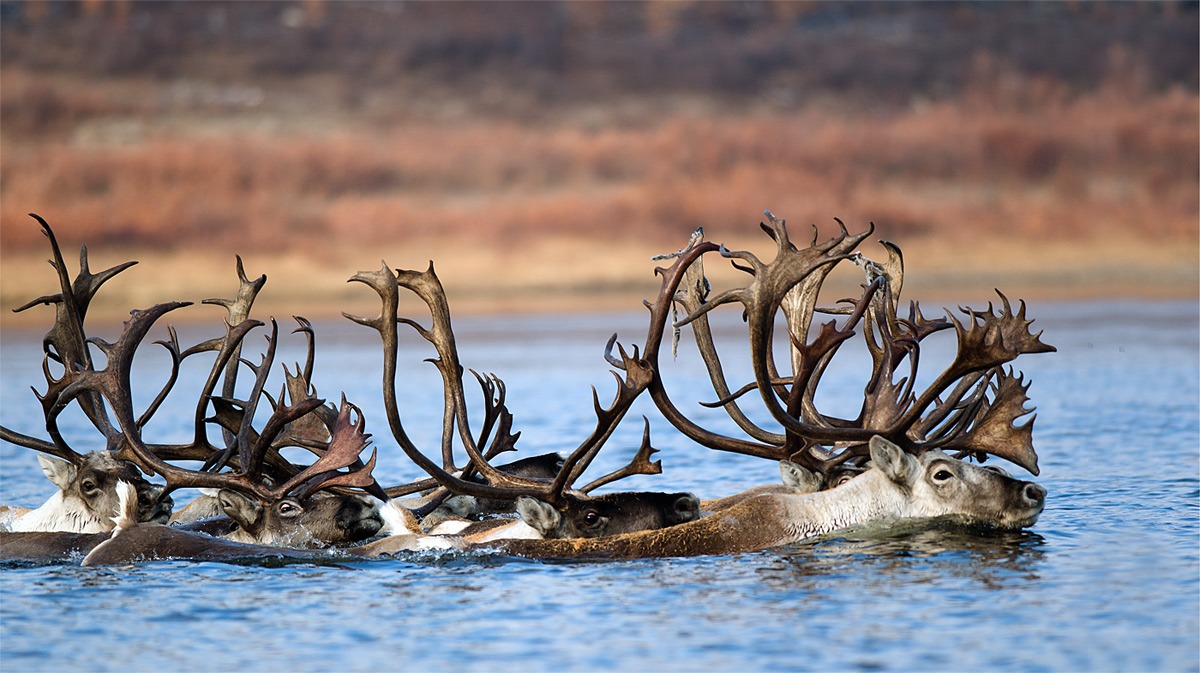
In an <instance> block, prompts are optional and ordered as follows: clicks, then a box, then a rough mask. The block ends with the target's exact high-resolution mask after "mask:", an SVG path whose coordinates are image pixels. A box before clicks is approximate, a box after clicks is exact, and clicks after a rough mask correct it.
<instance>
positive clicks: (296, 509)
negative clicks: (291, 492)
mask: <svg viewBox="0 0 1200 673" xmlns="http://www.w3.org/2000/svg"><path fill="white" fill-rule="evenodd" d="M279 513H280V514H281V515H283V516H295V515H297V514H299V513H300V506H299V505H297V504H296V503H294V502H288V501H286V500H285V501H284V502H281V503H279Z"/></svg>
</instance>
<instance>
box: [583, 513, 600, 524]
mask: <svg viewBox="0 0 1200 673" xmlns="http://www.w3.org/2000/svg"><path fill="white" fill-rule="evenodd" d="M599 521H600V513H599V512H597V511H596V510H594V509H590V510H588V511H587V512H586V513H585V514H584V515H583V522H584V523H586V524H587V525H589V526H595V525H596V524H597V523H599Z"/></svg>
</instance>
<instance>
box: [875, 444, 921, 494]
mask: <svg viewBox="0 0 1200 673" xmlns="http://www.w3.org/2000/svg"><path fill="white" fill-rule="evenodd" d="M870 447H871V464H872V465H874V466H875V468H876V469H878V470H880V471H882V472H883V473H884V474H886V475H887V477H888V479H891V480H892V481H894V482H896V483H897V484H904V485H909V484H912V483H914V482H915V481H916V480H917V476H918V475H919V474H920V473H921V463H920V462H919V461H918V460H917V459H916V458H914V457H912V456H911V455H909V454H908V453H906V452H905V451H904V449H901V448H900V447H899V446H896V445H895V444H893V443H892V442H889V441H888V440H886V439H884V438H883V437H880V436H879V435H875V436H874V437H872V438H871V443H870Z"/></svg>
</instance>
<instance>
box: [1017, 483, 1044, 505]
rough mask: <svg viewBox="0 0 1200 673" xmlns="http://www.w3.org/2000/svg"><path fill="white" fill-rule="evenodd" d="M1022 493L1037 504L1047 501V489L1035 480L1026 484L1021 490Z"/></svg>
mask: <svg viewBox="0 0 1200 673" xmlns="http://www.w3.org/2000/svg"><path fill="white" fill-rule="evenodd" d="M1021 494H1022V495H1024V496H1025V499H1026V500H1028V501H1029V502H1031V503H1033V504H1035V505H1040V504H1043V503H1045V502H1046V489H1044V488H1042V487H1041V486H1038V485H1037V484H1035V483H1033V482H1030V483H1028V484H1025V489H1024V490H1023V491H1022V492H1021Z"/></svg>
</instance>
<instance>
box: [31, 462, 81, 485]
mask: <svg viewBox="0 0 1200 673" xmlns="http://www.w3.org/2000/svg"><path fill="white" fill-rule="evenodd" d="M37 459H38V464H39V465H41V466H42V473H43V474H45V475H46V478H47V479H49V480H50V481H52V482H54V485H55V486H57V487H58V488H59V490H60V491H65V490H67V488H68V487H69V486H70V485H71V482H73V481H75V474H76V470H75V466H74V465H72V464H70V463H68V462H67V461H65V460H62V459H61V458H55V457H54V456H48V455H46V454H44V453H39V454H38V457H37Z"/></svg>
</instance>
